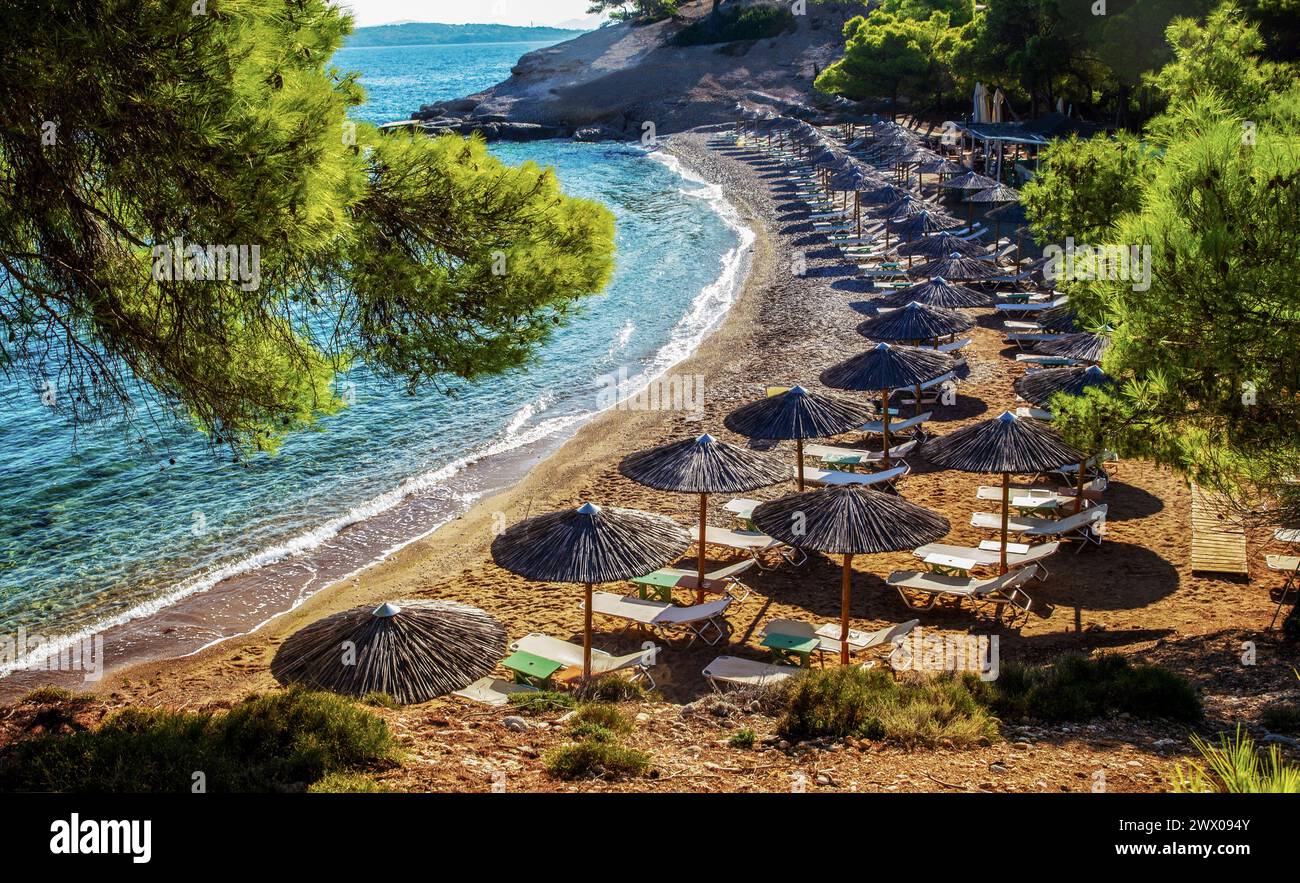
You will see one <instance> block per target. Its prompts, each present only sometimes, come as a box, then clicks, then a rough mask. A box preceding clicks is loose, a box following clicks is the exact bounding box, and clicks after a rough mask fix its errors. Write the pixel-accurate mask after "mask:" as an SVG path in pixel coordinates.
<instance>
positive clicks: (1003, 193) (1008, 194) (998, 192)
mask: <svg viewBox="0 0 1300 883" xmlns="http://www.w3.org/2000/svg"><path fill="white" fill-rule="evenodd" d="M966 201H967V202H980V203H989V202H1019V201H1020V191H1018V190H1016V189H1014V188H1012V187H1008V186H1007V185H1005V184H994V185H993V186H992V187H988V188H985V189H984V190H980V191H977V192H975V193H972V194H971V195H970V196H968V197H966Z"/></svg>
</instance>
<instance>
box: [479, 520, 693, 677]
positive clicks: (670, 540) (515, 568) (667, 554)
mask: <svg viewBox="0 0 1300 883" xmlns="http://www.w3.org/2000/svg"><path fill="white" fill-rule="evenodd" d="M690 544H691V538H690V535H689V534H687V533H686V531H684V530H682V528H681V526H680V525H679V524H677V523H676V522H675V521H673V520H672V519H670V518H665V517H664V516H662V515H652V514H650V513H649V512H638V511H637V510H635V509H615V508H614V507H613V506H608V507H605V508H601V507H600V506H597V505H595V504H594V503H583V504H582V505H581V506H579V507H578V508H576V509H565V510H563V511H561V512H548V513H546V514H545V515H535V516H533V517H532V518H526V519H524V520H523V521H521V522H519V523H518V524H516V525H515V526H513V527H511V528H509V529H507V530H505V531H503V532H502V533H501V535H500V536H498V537H497V538H496V539H495V540H493V541H492V560H493V561H495V562H496V564H497V566H498V567H501V568H504V569H505V570H508V571H510V572H511V573H514V574H518V575H519V576H522V577H523V578H524V579H531V580H537V581H539V582H553V583H581V584H582V585H583V586H584V587H585V589H586V595H587V603H586V606H585V609H584V622H583V628H582V676H583V678H584V679H585V678H589V677H590V676H591V587H592V585H594V584H595V583H614V582H621V581H622V580H625V579H632V578H633V577H636V576H644V575H645V574H647V573H651V572H653V571H655V570H658V569H659V568H660V567H663V566H664V565H666V564H669V563H671V562H672V561H675V560H676V559H677V558H680V557H681V555H682V553H683V552H685V551H686V549H687V547H688V546H690Z"/></svg>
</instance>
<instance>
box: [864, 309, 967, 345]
mask: <svg viewBox="0 0 1300 883" xmlns="http://www.w3.org/2000/svg"><path fill="white" fill-rule="evenodd" d="M973 327H975V320H974V319H972V318H971V317H970V316H967V315H966V314H965V313H959V312H957V311H956V310H946V309H944V308H943V307H934V306H930V305H929V304H921V303H917V302H916V301H910V302H908V304H907V305H906V306H904V307H902V308H901V309H897V310H891V311H890V312H888V313H883V314H881V315H879V316H876V317H875V318H874V319H867V320H866V321H865V322H862V323H861V324H859V325H858V333H859V334H861V335H862V336H863V337H869V338H871V339H872V340H884V341H888V342H890V343H920V342H921V341H923V340H938V339H939V338H940V337H947V336H948V335H950V334H961V333H962V332H963V331H969V330H970V329H971V328H973Z"/></svg>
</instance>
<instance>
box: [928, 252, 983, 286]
mask: <svg viewBox="0 0 1300 883" xmlns="http://www.w3.org/2000/svg"><path fill="white" fill-rule="evenodd" d="M1002 274H1003V271H1002V270H999V269H998V268H997V266H996V265H995V264H994V263H993V262H992V261H985V260H981V259H979V258H976V257H968V256H966V255H962V254H958V253H957V252H953V253H952V254H950V255H948V256H947V257H943V258H935V259H934V260H932V261H926V262H925V263H924V264H919V265H917V266H915V267H909V268H908V269H907V275H909V276H928V277H934V276H942V277H943V278H945V279H947V280H949V281H953V282H984V281H986V280H989V279H992V278H994V277H995V276H1001V275H1002Z"/></svg>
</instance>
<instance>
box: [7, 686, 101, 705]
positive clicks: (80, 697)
mask: <svg viewBox="0 0 1300 883" xmlns="http://www.w3.org/2000/svg"><path fill="white" fill-rule="evenodd" d="M22 701H23V702H24V703H26V704H28V705H62V704H65V703H67V704H70V705H74V706H78V707H80V706H83V705H89V704H90V703H91V702H94V701H95V697H94V696H92V695H91V694H89V693H73V692H72V691H71V690H68V689H65V688H63V687H37V688H36V689H35V690H32V691H31V692H30V693H28V694H27V695H26V696H24V697H23V698H22Z"/></svg>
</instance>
